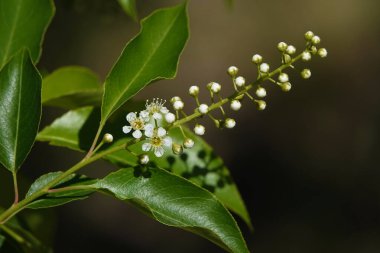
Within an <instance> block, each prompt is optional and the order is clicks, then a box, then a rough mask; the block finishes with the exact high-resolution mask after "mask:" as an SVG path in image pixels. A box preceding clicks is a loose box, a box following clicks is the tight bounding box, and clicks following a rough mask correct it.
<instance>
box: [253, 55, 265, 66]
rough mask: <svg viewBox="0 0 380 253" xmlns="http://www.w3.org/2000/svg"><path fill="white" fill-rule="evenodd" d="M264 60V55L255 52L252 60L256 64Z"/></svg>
mask: <svg viewBox="0 0 380 253" xmlns="http://www.w3.org/2000/svg"><path fill="white" fill-rule="evenodd" d="M262 61H263V57H262V56H261V55H259V54H255V55H254V56H252V62H253V63H255V64H259V63H261V62H262Z"/></svg>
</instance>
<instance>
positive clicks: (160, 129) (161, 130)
mask: <svg viewBox="0 0 380 253" xmlns="http://www.w3.org/2000/svg"><path fill="white" fill-rule="evenodd" d="M157 135H158V137H162V136H165V135H166V130H165V129H163V128H162V127H159V128H158V129H157Z"/></svg>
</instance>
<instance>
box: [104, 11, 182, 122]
mask: <svg viewBox="0 0 380 253" xmlns="http://www.w3.org/2000/svg"><path fill="white" fill-rule="evenodd" d="M141 25H142V29H141V32H140V33H139V34H138V35H137V36H136V37H135V38H134V39H132V40H131V41H130V42H129V43H128V44H127V46H126V47H125V48H124V50H123V52H122V54H121V56H120V58H119V59H118V61H117V62H116V64H115V65H114V67H113V68H112V70H111V72H110V73H109V75H108V77H107V79H106V81H105V91H104V96H103V104H102V117H101V120H102V123H101V124H103V125H104V124H105V122H106V120H107V119H108V118H109V116H110V115H111V114H112V113H113V112H114V111H115V110H116V109H118V108H119V107H120V106H121V105H123V104H124V103H125V102H126V101H127V100H129V99H130V98H131V97H132V96H134V95H135V94H136V93H137V92H138V91H140V90H141V89H142V88H144V87H145V86H146V85H148V84H149V83H151V82H152V81H155V80H158V79H162V78H167V79H169V78H173V77H174V76H175V74H176V71H177V64H178V60H179V56H180V54H181V52H182V50H183V48H184V46H185V43H186V41H187V38H188V20H187V13H186V4H181V5H179V6H176V7H173V8H167V9H162V10H158V11H156V12H154V13H153V14H152V15H150V16H149V17H147V18H145V19H144V20H143V21H142V23H141Z"/></svg>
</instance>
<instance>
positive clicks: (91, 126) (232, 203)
mask: <svg viewBox="0 0 380 253" xmlns="http://www.w3.org/2000/svg"><path fill="white" fill-rule="evenodd" d="M125 115H126V114H125V113H120V114H116V115H114V117H112V118H111V119H110V122H109V124H107V125H106V127H105V129H104V131H107V132H110V133H112V134H113V136H114V139H115V140H118V141H117V142H116V143H115V144H114V145H117V144H118V143H120V142H126V139H125V134H123V133H122V131H121V128H122V126H123V125H124V124H125V123H126V120H125ZM99 118H100V115H99V111H97V110H96V109H92V108H91V107H84V108H81V109H77V110H74V111H70V112H68V113H66V114H64V115H63V116H62V117H60V118H58V119H56V120H55V121H54V122H53V124H51V125H50V126H48V127H46V128H45V129H43V130H42V131H41V132H40V133H39V134H38V137H37V140H39V141H48V142H49V143H50V144H51V145H54V146H63V147H67V148H70V149H74V150H87V149H88V147H89V146H90V145H91V138H90V137H89V136H93V135H94V134H95V133H96V123H97V122H98V120H99ZM184 129H185V132H186V135H187V136H188V137H190V138H192V139H193V140H194V141H195V145H194V147H193V148H192V149H185V151H184V154H183V155H181V156H174V155H172V154H171V152H167V154H166V155H165V157H162V158H160V159H156V158H154V156H151V159H152V160H153V161H154V162H155V163H156V164H158V165H159V166H160V167H161V168H165V169H167V170H170V171H172V172H173V173H175V174H177V175H180V176H182V177H185V178H187V179H189V180H191V181H192V182H194V183H195V184H197V185H200V186H202V187H204V188H206V189H208V190H209V191H212V192H213V193H214V194H215V195H216V197H217V198H218V199H219V200H220V201H221V202H222V203H223V204H224V205H225V206H226V207H227V208H229V209H230V210H232V211H233V212H235V213H236V214H238V215H239V216H240V217H241V218H242V219H243V220H244V221H245V222H246V223H247V225H248V226H249V227H252V225H251V222H250V217H249V214H248V212H247V209H246V207H245V205H244V201H243V200H242V198H241V196H240V193H239V190H238V189H237V186H236V184H235V183H234V181H233V179H232V177H231V176H230V173H229V170H228V168H227V167H226V166H225V165H224V163H223V161H222V159H221V158H220V157H219V156H217V155H215V153H214V152H213V151H212V148H211V147H210V146H209V145H208V144H207V143H206V142H205V141H204V140H203V139H202V138H200V137H197V136H195V135H194V134H193V133H192V132H191V131H190V130H188V129H186V128H184ZM170 136H172V137H173V140H174V141H175V142H177V143H181V141H182V137H181V136H182V135H181V133H180V131H179V129H173V130H171V131H170ZM131 149H132V150H133V151H134V152H135V153H138V154H140V153H141V152H142V150H141V144H138V145H135V146H132V147H131ZM106 159H108V160H109V161H111V162H112V163H115V164H117V165H120V166H124V167H125V166H134V165H136V164H137V159H136V157H135V156H133V155H131V154H130V153H129V152H127V151H125V150H122V151H118V152H116V153H114V154H111V155H109V156H107V157H106Z"/></svg>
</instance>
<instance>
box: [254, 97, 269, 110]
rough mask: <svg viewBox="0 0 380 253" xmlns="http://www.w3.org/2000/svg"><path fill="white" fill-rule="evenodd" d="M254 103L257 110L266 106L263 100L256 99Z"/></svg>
mask: <svg viewBox="0 0 380 253" xmlns="http://www.w3.org/2000/svg"><path fill="white" fill-rule="evenodd" d="M256 103H257V109H258V110H259V111H262V110H265V108H266V107H267V103H265V101H264V100H256Z"/></svg>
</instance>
